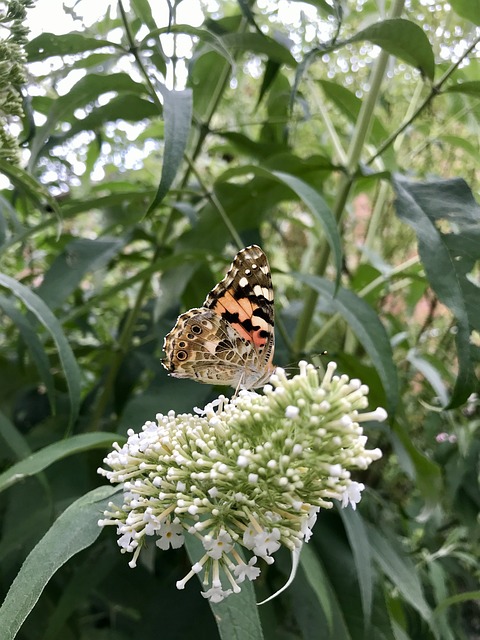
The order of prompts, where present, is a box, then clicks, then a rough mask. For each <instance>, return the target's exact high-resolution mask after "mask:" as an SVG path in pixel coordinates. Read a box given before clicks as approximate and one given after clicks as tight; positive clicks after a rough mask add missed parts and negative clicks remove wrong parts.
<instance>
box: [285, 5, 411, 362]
mask: <svg viewBox="0 0 480 640" xmlns="http://www.w3.org/2000/svg"><path fill="white" fill-rule="evenodd" d="M404 5H405V0H394V2H393V6H392V9H391V12H390V18H398V17H400V15H401V13H402V11H403V7H404ZM388 58H389V54H388V53H387V52H386V51H385V50H382V51H381V52H380V54H379V56H378V58H377V60H376V63H375V66H374V69H373V72H372V78H371V86H370V91H369V92H368V95H367V96H366V98H365V100H364V101H363V102H362V107H361V109H360V113H359V115H358V120H357V124H356V127H355V131H354V134H353V137H352V141H351V143H350V148H349V150H348V154H347V166H346V175H342V177H341V178H340V184H339V188H338V192H337V197H336V200H335V203H334V206H333V214H334V215H335V218H336V220H337V222H338V223H340V221H341V218H342V215H343V212H344V210H345V205H346V203H347V200H348V196H349V194H350V189H351V187H352V184H353V182H354V179H355V172H356V170H357V168H358V164H359V160H360V157H361V153H362V149H363V148H364V145H365V140H366V139H367V138H368V134H369V132H370V128H371V126H372V122H373V118H374V110H375V104H376V102H377V100H378V97H379V94H380V87H381V84H382V81H383V77H384V75H385V70H386V67H387V62H388ZM329 257H330V247H329V246H328V244H327V243H324V245H323V247H322V249H321V251H320V252H319V255H318V258H317V260H316V262H315V263H314V264H313V265H312V271H313V273H317V274H322V273H324V272H325V269H326V267H327V263H328V259H329ZM317 299H318V293H317V292H316V291H314V290H313V289H310V290H309V291H308V292H307V295H306V299H305V305H304V307H303V311H302V315H301V316H300V319H299V322H298V325H297V330H296V333H295V340H294V347H295V349H296V351H297V352H302V351H304V346H305V343H306V340H307V335H308V330H309V327H310V325H311V322H312V316H313V314H314V311H315V306H316V304H317Z"/></svg>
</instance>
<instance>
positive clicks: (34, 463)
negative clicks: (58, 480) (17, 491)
mask: <svg viewBox="0 0 480 640" xmlns="http://www.w3.org/2000/svg"><path fill="white" fill-rule="evenodd" d="M118 439H119V436H118V435H117V434H115V433H101V432H100V433H99V432H97V433H82V434H79V435H76V436H72V437H71V438H67V439H66V440H60V441H59V442H54V443H53V444H50V445H48V447H45V448H43V449H40V451H36V452H35V453H32V454H31V455H29V456H28V458H25V459H24V460H20V462H17V463H16V464H14V465H13V466H12V467H10V469H7V471H4V472H3V473H2V474H0V492H1V491H3V490H5V489H7V487H9V486H10V485H12V484H14V483H15V482H18V481H19V480H22V479H23V478H26V477H28V476H33V475H35V474H37V473H39V472H40V471H43V470H44V469H46V468H47V467H49V466H50V465H51V464H53V463H54V462H57V461H58V460H62V459H63V458H66V457H68V456H71V455H73V454H75V453H80V452H82V451H89V450H90V449H99V448H104V447H110V446H111V445H112V443H113V442H115V441H116V440H118Z"/></svg>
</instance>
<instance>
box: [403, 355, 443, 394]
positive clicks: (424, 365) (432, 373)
mask: <svg viewBox="0 0 480 640" xmlns="http://www.w3.org/2000/svg"><path fill="white" fill-rule="evenodd" d="M407 360H408V362H410V364H411V365H412V366H413V367H414V368H415V369H416V370H417V371H419V372H420V373H421V374H422V376H423V377H424V378H425V380H427V381H428V382H429V383H430V386H431V387H432V389H433V390H434V391H435V393H436V394H437V397H438V398H439V400H440V402H441V403H442V405H443V406H446V405H447V404H448V392H447V389H446V386H445V383H444V381H443V380H442V376H441V375H440V372H439V371H438V369H437V368H436V367H434V365H433V364H432V363H431V362H429V361H428V360H427V358H424V357H423V356H422V355H421V353H418V352H417V351H416V350H415V349H410V350H409V352H408V353H407Z"/></svg>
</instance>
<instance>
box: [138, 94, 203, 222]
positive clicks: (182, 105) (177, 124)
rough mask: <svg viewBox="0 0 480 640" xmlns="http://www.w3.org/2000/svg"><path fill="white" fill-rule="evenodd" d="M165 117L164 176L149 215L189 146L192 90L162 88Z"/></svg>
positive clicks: (161, 197)
mask: <svg viewBox="0 0 480 640" xmlns="http://www.w3.org/2000/svg"><path fill="white" fill-rule="evenodd" d="M162 95H163V117H164V120H165V147H164V154H163V166H162V176H161V178H160V184H159V186H158V191H157V193H156V194H155V197H154V199H153V201H152V203H151V204H150V206H149V208H148V211H147V215H148V214H149V213H151V212H152V211H153V210H154V209H156V207H157V206H158V205H159V204H160V202H161V201H162V200H163V198H164V197H165V196H166V194H167V193H168V190H169V189H170V187H171V186H172V183H173V181H174V179H175V176H176V175H177V172H178V169H179V168H180V165H181V163H182V160H183V154H184V152H185V149H186V147H187V142H188V136H189V133H190V127H191V124H192V108H193V103H192V99H193V97H192V92H191V90H190V89H185V91H168V90H167V89H165V88H164V89H162Z"/></svg>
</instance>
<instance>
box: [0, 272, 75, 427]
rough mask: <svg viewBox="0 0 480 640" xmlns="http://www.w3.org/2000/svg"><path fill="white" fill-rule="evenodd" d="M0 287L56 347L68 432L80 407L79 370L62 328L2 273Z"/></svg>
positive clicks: (25, 290) (34, 297) (35, 299)
mask: <svg viewBox="0 0 480 640" xmlns="http://www.w3.org/2000/svg"><path fill="white" fill-rule="evenodd" d="M0 286H4V287H6V288H7V289H10V291H11V292H12V293H13V294H14V295H15V296H16V297H17V298H18V299H19V300H21V301H22V302H23V304H24V305H25V306H26V307H27V309H29V310H30V311H31V312H32V313H33V314H34V315H35V317H36V318H37V320H38V321H39V322H40V323H41V324H43V326H44V327H45V329H47V331H48V332H49V333H50V335H51V336H52V338H53V340H54V342H55V344H56V346H57V349H58V356H59V358H60V362H61V363H62V367H63V372H64V374H65V379H66V381H67V386H68V393H69V397H70V419H69V421H68V428H67V431H69V430H70V429H71V428H72V427H73V424H74V422H75V420H76V419H77V416H78V411H79V407H80V369H79V368H78V364H77V361H76V360H75V356H74V355H73V351H72V349H71V347H70V345H69V343H68V340H67V339H66V337H65V334H64V333H63V330H62V327H61V326H60V323H59V322H58V320H57V318H56V317H55V316H54V315H53V313H52V312H51V311H50V309H49V308H48V307H47V305H46V304H45V302H44V301H43V300H42V299H41V298H40V297H39V296H37V294H35V293H33V292H32V291H30V289H28V287H25V286H24V285H23V284H20V283H19V282H17V281H16V280H14V279H13V278H10V276H7V275H4V274H2V273H0Z"/></svg>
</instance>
